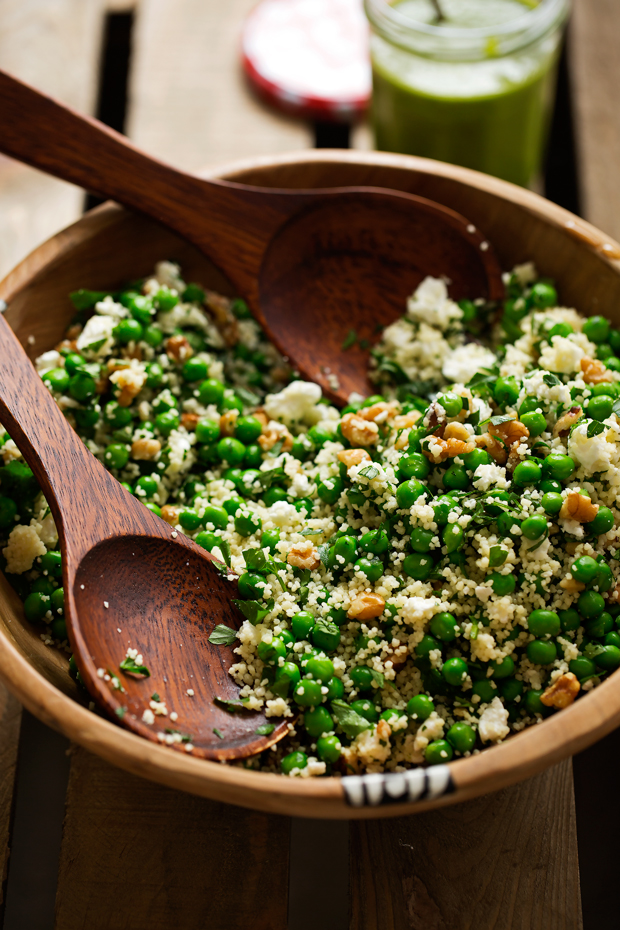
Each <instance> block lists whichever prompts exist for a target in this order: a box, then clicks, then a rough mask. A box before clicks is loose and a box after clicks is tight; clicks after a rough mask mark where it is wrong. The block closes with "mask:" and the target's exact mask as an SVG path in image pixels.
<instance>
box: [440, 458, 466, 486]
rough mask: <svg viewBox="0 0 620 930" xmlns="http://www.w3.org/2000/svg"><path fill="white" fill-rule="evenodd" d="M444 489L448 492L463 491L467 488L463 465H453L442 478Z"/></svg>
mask: <svg viewBox="0 0 620 930" xmlns="http://www.w3.org/2000/svg"><path fill="white" fill-rule="evenodd" d="M443 485H444V488H448V490H449V491H465V490H466V489H467V488H468V487H469V476H468V474H467V470H466V468H465V466H464V465H457V464H455V463H453V464H452V465H450V467H449V468H447V469H446V471H445V472H444V476H443Z"/></svg>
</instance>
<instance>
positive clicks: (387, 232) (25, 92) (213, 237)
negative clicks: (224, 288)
mask: <svg viewBox="0 0 620 930" xmlns="http://www.w3.org/2000/svg"><path fill="white" fill-rule="evenodd" d="M0 117H1V120H2V133H0V151H2V152H4V153H5V154H7V155H11V156H13V157H14V158H17V159H19V160H20V161H23V162H27V163H28V164H30V165H33V166H34V167H35V168H39V169H40V170H42V171H46V172H47V173H48V174H53V175H55V176H56V177H59V178H62V179H63V180H64V181H71V182H73V183H74V184H79V185H80V186H81V187H84V188H86V190H90V191H93V192H94V193H97V194H100V195H101V196H103V197H111V198H112V199H114V200H117V201H118V202H119V203H122V204H124V205H125V206H127V207H130V208H132V209H134V210H138V211H139V212H141V213H145V214H147V215H148V216H150V217H153V218H154V219H157V220H159V221H160V222H162V223H164V224H165V225H167V226H169V227H170V228H172V229H174V230H176V232H178V233H180V234H181V235H182V236H184V237H185V238H186V239H188V240H189V241H190V242H192V243H194V245H196V246H198V248H200V249H201V250H202V251H203V252H204V253H205V254H206V255H207V256H208V257H209V258H211V259H212V260H213V261H214V262H215V264H216V265H218V266H219V267H220V269H221V270H222V271H223V272H224V273H225V274H226V275H227V277H228V278H229V280H230V281H231V283H232V284H233V285H234V287H235V288H236V291H237V294H238V295H239V296H241V297H245V299H246V300H247V301H248V303H249V305H250V308H251V309H252V311H253V313H254V315H255V316H256V318H257V319H258V320H259V322H260V323H261V324H262V325H263V327H264V329H265V330H266V332H267V334H268V336H269V337H270V339H272V341H273V342H274V343H275V344H276V345H277V347H278V348H279V349H280V351H281V352H282V353H283V355H285V356H286V357H287V358H289V359H290V361H291V363H292V365H293V366H294V367H296V368H297V370H298V371H299V372H300V373H301V374H302V375H303V376H304V377H305V378H308V379H309V380H312V381H316V382H317V383H318V384H320V385H321V387H322V388H323V390H324V392H325V394H326V395H327V396H328V397H329V398H330V399H331V400H333V401H335V402H336V403H341V404H343V405H344V404H346V403H347V400H348V397H349V395H350V394H351V392H352V391H356V392H358V393H361V394H369V393H374V390H373V388H372V385H371V384H370V383H369V381H368V378H367V364H368V355H367V353H366V352H363V351H360V350H359V348H354V349H353V350H351V351H348V352H346V353H343V352H342V344H343V341H344V340H345V339H346V337H347V335H348V334H350V333H351V332H352V331H353V332H355V334H356V336H357V337H358V345H359V339H362V340H363V339H366V340H368V342H370V343H372V342H374V341H376V339H377V333H378V331H380V329H381V327H382V326H384V325H386V324H387V323H391V322H393V321H394V320H395V319H396V318H397V317H398V316H400V315H401V314H402V313H403V311H404V308H405V303H406V299H407V297H408V296H409V295H410V294H411V293H412V292H413V290H414V288H415V287H416V286H417V285H418V284H419V283H420V281H421V280H422V279H423V278H424V277H426V276H427V275H433V276H435V277H441V276H446V277H447V278H449V280H450V282H451V284H450V295H451V296H452V297H453V298H454V299H457V300H458V299H460V298H463V297H469V298H476V297H486V298H489V299H491V300H495V299H500V298H501V297H502V295H503V285H502V279H501V269H500V267H499V264H498V262H497V259H496V258H495V255H494V253H493V250H492V248H491V247H490V246H489V243H488V242H487V241H486V240H485V237H484V235H483V234H482V233H481V232H480V231H479V230H478V229H476V227H475V226H474V225H473V224H471V223H470V222H469V221H468V220H467V219H465V218H464V217H463V216H461V215H460V214H458V213H455V212H454V211H453V210H450V209H448V208H447V207H445V206H442V205H441V204H438V203H434V202H433V201H430V200H426V199H424V198H423V197H417V196H414V195H411V194H403V193H400V192H396V191H390V190H384V189H380V188H360V187H357V188H333V189H328V190H305V191H299V190H277V189H271V188H259V187H248V186H246V185H243V184H234V183H231V182H226V181H215V180H208V181H207V180H203V179H201V178H198V177H196V176H195V175H191V174H186V173H184V172H182V171H177V170H176V169H175V168H171V167H169V166H168V165H164V164H162V163H161V162H159V161H156V160H155V159H153V158H150V157H149V156H148V155H145V154H144V153H143V152H141V151H139V150H138V149H137V148H135V146H133V145H132V144H131V143H130V142H129V141H128V140H127V139H126V138H125V137H124V136H122V135H120V134H119V133H117V132H114V130H112V129H109V128H108V127H107V126H104V125H103V124H102V123H99V122H97V121H96V120H93V119H89V118H87V117H85V116H81V115H80V114H78V113H75V112H74V111H72V110H70V109H68V108H67V107H65V106H63V105H62V104H60V103H58V102H56V101H54V100H52V99H51V98H49V97H45V96H44V95H43V94H40V93H38V91H36V90H34V89H32V88H30V87H28V86H26V85H25V84H22V83H21V82H19V81H17V80H15V78H12V77H10V76H9V75H7V74H4V73H2V72H0ZM330 374H331V375H333V374H336V375H337V378H338V381H339V387H338V388H334V386H333V385H334V381H333V378H332V377H330Z"/></svg>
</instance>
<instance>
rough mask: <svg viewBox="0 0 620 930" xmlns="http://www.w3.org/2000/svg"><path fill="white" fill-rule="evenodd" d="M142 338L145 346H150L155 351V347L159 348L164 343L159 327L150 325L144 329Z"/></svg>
mask: <svg viewBox="0 0 620 930" xmlns="http://www.w3.org/2000/svg"><path fill="white" fill-rule="evenodd" d="M142 338H143V340H144V341H145V342H146V343H147V345H150V346H152V347H153V348H154V349H156V348H157V346H160V345H161V344H162V342H163V341H164V334H163V333H162V331H161V329H160V328H159V326H155V325H153V324H152V323H151V324H149V325H148V326H145V327H144V331H143V333H142Z"/></svg>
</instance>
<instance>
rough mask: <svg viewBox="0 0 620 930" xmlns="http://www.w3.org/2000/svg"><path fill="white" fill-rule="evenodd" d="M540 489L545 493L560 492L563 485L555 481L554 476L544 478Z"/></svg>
mask: <svg viewBox="0 0 620 930" xmlns="http://www.w3.org/2000/svg"><path fill="white" fill-rule="evenodd" d="M540 490H541V491H542V493H543V494H560V493H561V491H562V485H561V484H560V482H559V481H554V479H553V478H543V480H542V481H541V482H540Z"/></svg>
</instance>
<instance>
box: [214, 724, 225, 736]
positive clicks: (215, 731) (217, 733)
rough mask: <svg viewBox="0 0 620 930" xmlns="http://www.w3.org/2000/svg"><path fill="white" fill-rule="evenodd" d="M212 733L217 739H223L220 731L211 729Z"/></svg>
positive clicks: (215, 728)
mask: <svg viewBox="0 0 620 930" xmlns="http://www.w3.org/2000/svg"><path fill="white" fill-rule="evenodd" d="M213 732H214V733H215V735H216V736H217V738H218V739H224V736H223V734H222V731H221V730H218V728H217V727H213Z"/></svg>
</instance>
